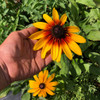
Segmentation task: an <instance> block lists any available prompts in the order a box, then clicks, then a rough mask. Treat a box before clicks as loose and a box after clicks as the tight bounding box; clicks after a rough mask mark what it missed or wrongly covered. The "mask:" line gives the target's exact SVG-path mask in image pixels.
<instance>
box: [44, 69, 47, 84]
mask: <svg viewBox="0 0 100 100" xmlns="http://www.w3.org/2000/svg"><path fill="white" fill-rule="evenodd" d="M47 77H48V70H45V71H44V83H45V82H46V80H47Z"/></svg>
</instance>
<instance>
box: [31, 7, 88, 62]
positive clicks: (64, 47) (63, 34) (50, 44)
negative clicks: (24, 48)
mask: <svg viewBox="0 0 100 100" xmlns="http://www.w3.org/2000/svg"><path fill="white" fill-rule="evenodd" d="M52 16H53V19H52V18H51V17H50V16H48V15H47V14H43V18H44V20H45V21H46V22H47V23H45V22H36V23H33V26H35V27H37V28H39V29H42V30H41V31H38V32H36V33H34V34H32V35H31V36H30V37H29V38H31V39H39V41H38V42H37V43H36V44H35V46H34V47H33V50H39V49H41V48H43V49H42V51H41V58H45V56H46V53H47V52H48V51H51V57H52V59H53V60H55V61H57V62H59V61H60V59H61V54H62V51H63V52H64V53H65V55H66V56H67V57H68V58H69V59H70V60H71V59H72V52H71V50H72V51H73V52H74V53H76V54H77V55H82V51H81V49H80V47H79V46H78V44H77V43H85V42H86V39H85V38H84V37H82V36H80V35H77V34H74V32H79V31H80V30H79V28H78V27H77V26H67V27H65V28H64V27H63V25H64V24H65V22H66V20H67V16H66V14H63V15H62V16H61V18H60V19H59V15H58V12H57V10H56V9H55V8H53V11H52ZM76 42H77V43H76Z"/></svg>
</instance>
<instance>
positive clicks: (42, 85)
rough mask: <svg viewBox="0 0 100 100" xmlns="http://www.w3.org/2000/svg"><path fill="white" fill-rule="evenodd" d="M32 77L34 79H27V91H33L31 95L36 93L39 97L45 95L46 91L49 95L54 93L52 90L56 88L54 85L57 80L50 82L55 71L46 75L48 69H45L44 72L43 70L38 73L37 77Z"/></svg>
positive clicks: (56, 83)
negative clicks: (28, 87)
mask: <svg viewBox="0 0 100 100" xmlns="http://www.w3.org/2000/svg"><path fill="white" fill-rule="evenodd" d="M33 77H34V79H35V81H34V80H29V86H30V88H31V89H30V90H28V93H33V96H36V95H38V96H39V97H42V96H43V97H46V96H47V93H48V94H49V95H54V94H55V93H54V92H53V91H54V90H55V89H56V88H55V87H54V86H56V85H58V82H57V81H55V82H51V81H52V80H53V79H54V77H55V73H53V74H52V75H51V76H49V77H48V70H45V71H44V73H43V71H41V72H40V73H39V77H37V76H36V75H34V76H33Z"/></svg>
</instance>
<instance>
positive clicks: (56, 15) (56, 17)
mask: <svg viewBox="0 0 100 100" xmlns="http://www.w3.org/2000/svg"><path fill="white" fill-rule="evenodd" d="M52 16H53V20H54V21H55V22H56V24H58V23H59V15H58V12H57V10H56V9H55V8H53V11H52Z"/></svg>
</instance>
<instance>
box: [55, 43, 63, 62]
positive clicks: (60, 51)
mask: <svg viewBox="0 0 100 100" xmlns="http://www.w3.org/2000/svg"><path fill="white" fill-rule="evenodd" d="M61 54H62V48H61V44H59V51H58V56H57V59H56V61H57V62H60V59H61Z"/></svg>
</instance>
